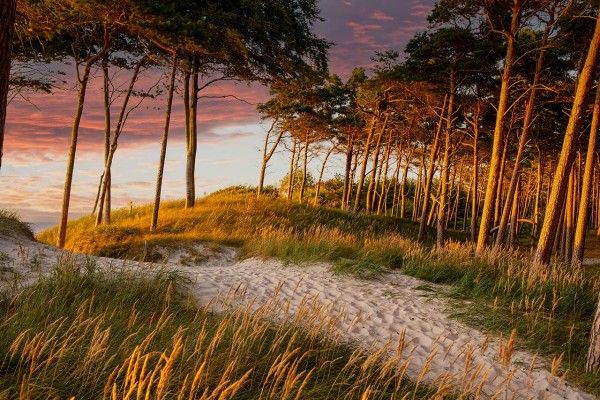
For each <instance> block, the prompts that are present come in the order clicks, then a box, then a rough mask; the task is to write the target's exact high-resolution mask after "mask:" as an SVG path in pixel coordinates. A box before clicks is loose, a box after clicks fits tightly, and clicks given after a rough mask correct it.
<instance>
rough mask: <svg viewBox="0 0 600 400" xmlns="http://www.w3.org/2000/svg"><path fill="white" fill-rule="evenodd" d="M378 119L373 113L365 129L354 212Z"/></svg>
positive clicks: (358, 200) (358, 199)
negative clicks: (365, 140) (363, 149)
mask: <svg viewBox="0 0 600 400" xmlns="http://www.w3.org/2000/svg"><path fill="white" fill-rule="evenodd" d="M378 119H379V116H378V115H373V117H372V119H371V124H370V126H369V130H368V131H367V142H366V143H365V152H364V154H363V161H362V165H361V167H360V174H359V175H358V184H357V186H356V198H355V199H354V214H358V211H359V210H360V196H361V194H362V187H363V185H364V184H365V174H366V172H367V163H368V162H369V153H370V152H371V141H372V140H373V133H374V132H375V125H376V124H377V120H378Z"/></svg>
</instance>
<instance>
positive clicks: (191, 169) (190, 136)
mask: <svg viewBox="0 0 600 400" xmlns="http://www.w3.org/2000/svg"><path fill="white" fill-rule="evenodd" d="M199 73H200V60H199V59H198V56H194V59H193V61H192V76H191V85H192V87H191V89H190V94H191V99H189V101H190V103H189V104H190V111H189V128H188V130H187V141H186V143H187V154H186V164H185V187H186V190H185V208H193V207H194V205H195V203H196V154H197V152H198V79H199V78H198V75H199Z"/></svg>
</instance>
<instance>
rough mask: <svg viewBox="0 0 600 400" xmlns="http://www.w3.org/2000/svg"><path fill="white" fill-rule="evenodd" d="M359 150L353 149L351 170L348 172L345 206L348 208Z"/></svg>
mask: <svg viewBox="0 0 600 400" xmlns="http://www.w3.org/2000/svg"><path fill="white" fill-rule="evenodd" d="M359 154H360V152H359V151H354V157H353V161H352V171H351V172H350V186H349V187H348V193H347V195H348V198H347V199H346V204H347V207H348V208H350V203H351V202H352V191H353V189H354V178H355V177H356V170H357V169H358V156H359Z"/></svg>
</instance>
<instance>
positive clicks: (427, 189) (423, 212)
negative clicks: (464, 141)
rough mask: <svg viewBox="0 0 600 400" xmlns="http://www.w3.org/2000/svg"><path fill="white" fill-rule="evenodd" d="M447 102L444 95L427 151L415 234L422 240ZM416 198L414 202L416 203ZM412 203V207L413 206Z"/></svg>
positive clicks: (446, 97)
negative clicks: (417, 229) (426, 165)
mask: <svg viewBox="0 0 600 400" xmlns="http://www.w3.org/2000/svg"><path fill="white" fill-rule="evenodd" d="M447 102H448V96H447V95H446V96H445V97H444V104H443V105H442V111H440V120H439V121H438V126H437V129H436V132H435V138H434V139H433V144H432V145H431V150H430V151H431V152H430V153H429V172H427V175H426V178H425V187H424V189H423V192H424V195H425V196H424V198H423V207H422V210H421V222H420V223H419V234H418V236H417V240H418V241H419V242H422V241H423V239H425V228H426V227H427V219H428V218H427V217H428V211H429V197H430V193H431V183H432V182H433V174H434V173H435V167H436V165H435V159H436V157H437V153H438V150H439V147H440V135H441V133H442V127H443V122H444V113H445V112H446V104H447ZM416 201H417V200H416V199H415V203H414V204H416ZM414 204H413V207H414Z"/></svg>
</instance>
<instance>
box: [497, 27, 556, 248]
mask: <svg viewBox="0 0 600 400" xmlns="http://www.w3.org/2000/svg"><path fill="white" fill-rule="evenodd" d="M552 20H553V19H552ZM551 22H552V21H551ZM551 22H549V23H548V24H547V25H546V28H545V29H544V34H543V36H542V42H541V44H540V54H539V56H538V58H537V61H536V67H535V74H534V77H533V83H532V85H531V89H530V92H529V100H528V101H527V107H526V108H525V118H524V119H523V132H522V133H521V139H520V140H519V149H518V151H517V158H516V160H515V166H514V168H513V173H512V176H511V178H510V184H509V187H508V193H507V195H506V198H507V199H512V198H513V197H514V194H515V191H516V188H517V180H518V179H519V172H520V170H521V162H522V161H523V154H524V152H525V145H526V144H527V141H528V140H529V133H530V132H531V123H532V122H533V112H534V110H535V100H536V96H537V89H538V85H539V83H540V77H541V75H542V70H543V68H544V59H545V57H546V46H547V44H548V36H549V35H550V31H551V30H552V26H553V24H552V23H551ZM508 203H509V202H506V203H505V204H504V209H503V210H502V218H501V219H500V225H499V227H498V233H497V235H496V247H498V246H499V245H500V244H502V241H503V240H504V233H505V231H506V225H507V223H508V213H509V207H508V205H509V204H508Z"/></svg>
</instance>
